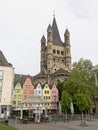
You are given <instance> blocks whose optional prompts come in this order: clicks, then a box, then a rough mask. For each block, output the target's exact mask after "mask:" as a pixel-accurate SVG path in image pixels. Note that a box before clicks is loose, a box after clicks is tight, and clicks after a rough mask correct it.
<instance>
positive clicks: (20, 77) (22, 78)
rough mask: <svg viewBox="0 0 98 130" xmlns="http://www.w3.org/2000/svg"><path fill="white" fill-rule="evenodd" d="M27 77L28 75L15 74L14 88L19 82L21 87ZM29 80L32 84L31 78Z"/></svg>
mask: <svg viewBox="0 0 98 130" xmlns="http://www.w3.org/2000/svg"><path fill="white" fill-rule="evenodd" d="M27 76H28V75H21V74H15V75H14V87H15V85H16V84H17V83H19V82H20V83H21V85H23V83H24V82H25V80H26V77H27ZM30 78H31V81H32V83H33V77H32V76H30Z"/></svg>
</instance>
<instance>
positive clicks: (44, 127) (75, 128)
mask: <svg viewBox="0 0 98 130" xmlns="http://www.w3.org/2000/svg"><path fill="white" fill-rule="evenodd" d="M86 124H87V126H86V127H82V126H80V121H70V122H68V123H66V122H47V123H40V124H35V123H30V124H19V123H16V122H15V121H14V122H12V121H10V125H11V126H14V127H15V128H17V129H18V130H98V119H93V120H92V121H86Z"/></svg>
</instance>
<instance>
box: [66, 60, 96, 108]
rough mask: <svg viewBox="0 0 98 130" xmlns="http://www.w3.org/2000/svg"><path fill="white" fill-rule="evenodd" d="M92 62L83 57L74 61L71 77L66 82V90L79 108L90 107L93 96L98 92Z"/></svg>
mask: <svg viewBox="0 0 98 130" xmlns="http://www.w3.org/2000/svg"><path fill="white" fill-rule="evenodd" d="M92 67H93V66H92V62H91V61H90V60H87V59H86V60H84V59H83V58H81V59H80V60H79V61H78V62H75V63H73V70H72V72H71V74H70V77H69V78H68V79H67V80H66V81H65V82H64V90H65V91H66V92H67V93H68V94H69V95H70V96H71V99H72V101H73V102H75V103H76V105H77V106H78V107H79V110H84V109H90V108H91V107H92V103H91V102H92V98H93V97H94V96H95V95H96V94H98V88H96V86H95V80H94V76H93V75H92V74H91V73H90V70H91V69H92Z"/></svg>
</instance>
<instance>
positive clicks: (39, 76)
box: [34, 72, 46, 78]
mask: <svg viewBox="0 0 98 130" xmlns="http://www.w3.org/2000/svg"><path fill="white" fill-rule="evenodd" d="M42 77H43V78H46V75H45V73H44V72H40V73H38V74H37V75H35V76H34V78H42Z"/></svg>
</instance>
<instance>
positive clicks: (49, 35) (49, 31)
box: [47, 24, 53, 42]
mask: <svg viewBox="0 0 98 130" xmlns="http://www.w3.org/2000/svg"><path fill="white" fill-rule="evenodd" d="M47 42H53V31H52V27H51V25H50V24H49V26H48V29H47Z"/></svg>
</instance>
